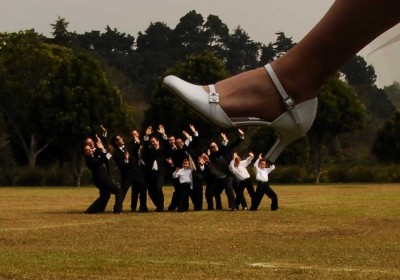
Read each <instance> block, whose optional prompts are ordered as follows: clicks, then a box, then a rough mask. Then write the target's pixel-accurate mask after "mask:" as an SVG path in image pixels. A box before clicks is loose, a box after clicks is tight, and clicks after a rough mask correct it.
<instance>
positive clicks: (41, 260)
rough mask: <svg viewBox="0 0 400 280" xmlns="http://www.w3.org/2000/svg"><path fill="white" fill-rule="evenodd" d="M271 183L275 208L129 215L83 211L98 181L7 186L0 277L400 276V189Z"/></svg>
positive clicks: (0, 222) (0, 224)
mask: <svg viewBox="0 0 400 280" xmlns="http://www.w3.org/2000/svg"><path fill="white" fill-rule="evenodd" d="M273 188H274V189H275V190H276V192H277V194H278V196H279V199H280V209H279V211H277V212H271V211H269V210H268V209H269V201H267V200H266V198H264V200H263V201H262V205H261V207H260V208H259V211H256V212H251V211H236V212H231V211H228V210H226V211H201V212H194V211H189V212H187V213H176V212H173V213H171V212H163V213H156V212H150V213H131V212H125V213H124V214H122V215H114V214H112V213H111V208H112V204H113V201H110V205H109V207H108V209H107V213H105V214H98V215H84V214H82V212H83V211H84V210H85V209H86V207H87V206H88V205H89V204H90V203H91V202H92V201H93V200H94V199H95V197H96V195H97V193H96V189H94V188H93V187H87V188H0V195H1V198H2V199H1V200H0V212H1V216H0V267H1V270H0V279H239V278H243V279H261V278H264V279H396V278H397V279H400V270H399V257H400V246H399V245H400V244H399V240H400V234H399V228H400V218H399V217H400V207H399V205H400V186H399V185H324V186H314V185H307V186H273ZM165 193H166V204H168V203H169V200H170V197H171V188H165ZM224 203H225V205H227V203H226V201H224ZM128 204H129V199H128V203H127V205H128ZM149 206H152V204H151V202H149ZM152 209H154V208H152Z"/></svg>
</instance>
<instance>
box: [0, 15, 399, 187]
mask: <svg viewBox="0 0 400 280" xmlns="http://www.w3.org/2000/svg"><path fill="white" fill-rule="evenodd" d="M68 24H69V23H68V22H67V20H66V19H64V18H60V17H59V18H58V19H57V20H56V22H55V23H54V24H51V27H52V31H53V32H52V35H53V37H51V38H47V37H45V36H43V35H42V34H38V33H36V32H35V31H34V30H33V29H32V30H25V31H20V32H16V33H0V44H1V48H0V98H1V101H2V102H1V105H0V150H1V158H0V184H1V185H12V184H27V185H35V184H59V185H68V184H72V185H79V184H80V183H81V180H82V176H83V178H84V175H85V173H84V166H83V164H82V157H81V154H80V149H79V148H80V143H81V141H82V139H83V138H84V137H86V136H89V135H93V133H95V132H96V128H98V127H99V125H100V124H103V125H104V126H105V127H107V128H109V129H110V133H114V132H115V133H122V134H124V133H125V134H127V132H128V131H129V129H131V128H133V127H135V128H139V129H140V128H144V127H147V126H148V125H158V124H159V123H162V124H164V126H166V127H167V128H168V129H169V131H171V133H173V134H175V135H176V134H178V133H180V131H179V129H180V128H181V127H185V126H187V125H188V124H189V123H193V124H195V125H196V127H197V128H198V129H199V132H200V134H201V135H207V136H208V138H207V137H205V138H204V141H209V140H210V139H212V137H216V135H218V134H219V130H218V129H217V128H215V127H211V126H210V125H209V124H208V123H205V122H204V121H203V120H201V119H199V118H198V117H197V116H196V115H194V114H193V113H191V112H188V110H187V108H186V107H185V106H184V105H183V104H182V103H180V101H178V100H177V99H176V98H174V97H173V96H171V95H170V94H169V93H167V92H166V91H165V90H164V89H163V88H162V87H161V81H162V78H163V77H164V76H165V75H167V74H168V73H173V74H175V75H178V76H180V77H182V78H184V79H186V80H189V81H191V82H193V83H198V84H210V83H215V82H216V81H218V80H221V79H223V78H226V77H228V76H230V75H234V74H236V73H239V72H242V71H245V70H249V69H253V68H256V67H259V66H262V65H264V64H265V63H267V62H270V61H272V60H274V59H275V58H277V57H279V56H281V55H282V54H284V53H285V52H287V51H288V50H289V49H290V48H292V47H293V46H294V45H295V42H293V41H292V38H291V37H286V35H285V34H284V32H280V31H279V32H277V33H276V41H275V42H271V43H269V44H267V45H265V44H262V43H259V42H255V41H253V40H252V39H251V38H250V37H249V36H248V34H247V33H246V32H245V31H244V30H243V29H242V28H241V27H240V26H238V27H236V28H235V29H234V30H233V32H231V33H230V31H229V28H228V27H227V25H226V24H224V23H223V22H222V21H221V20H220V19H219V17H218V16H215V15H209V16H208V17H207V18H206V19H204V17H203V16H202V15H201V14H198V13H197V12H196V11H190V12H189V13H187V14H186V15H184V16H183V17H182V18H181V19H180V21H179V23H178V24H177V25H176V27H175V28H170V27H168V26H167V25H166V24H165V23H163V22H154V23H151V24H150V25H149V26H148V28H147V29H146V30H145V31H144V32H139V33H138V35H137V38H134V37H133V36H132V35H130V34H125V33H120V32H118V30H117V29H112V28H110V27H109V26H106V28H105V31H104V32H100V31H90V32H85V33H83V34H77V33H76V32H70V31H69V30H68ZM375 81H376V75H375V72H374V69H373V67H372V66H370V65H367V63H366V62H365V60H364V59H363V58H362V57H360V56H354V57H353V58H352V59H351V60H350V61H349V62H348V63H346V65H344V66H343V67H342V69H341V71H340V72H339V73H337V75H334V76H333V77H332V78H331V79H330V80H329V81H328V82H327V83H326V85H325V86H323V87H322V89H321V92H320V94H319V108H318V111H319V112H318V115H317V119H316V121H315V124H314V125H313V127H312V129H311V131H310V132H309V133H308V137H307V138H305V139H301V140H299V141H297V142H296V143H295V144H293V145H291V147H290V148H289V149H287V151H285V152H284V153H283V154H282V156H281V158H280V159H279V162H278V164H282V165H287V166H289V165H299V164H301V165H304V164H305V163H306V164H307V165H308V166H309V167H310V170H311V171H310V172H311V173H312V174H313V175H312V178H313V180H315V181H319V180H320V178H321V176H322V174H323V168H324V167H323V166H324V165H323V164H324V163H330V164H341V163H343V162H347V163H348V162H350V163H351V164H363V163H365V162H368V163H371V162H376V159H378V160H381V161H385V162H396V163H397V161H398V159H399V158H400V157H397V156H389V154H391V155H393V151H392V150H388V147H389V143H390V141H395V139H399V138H398V137H397V134H396V133H400V132H399V131H400V129H399V127H398V122H397V123H396V120H397V119H398V118H399V115H398V113H397V111H396V110H395V107H394V106H393V104H392V102H391V101H390V100H389V98H388V95H387V94H386V91H388V92H390V96H392V97H393V96H396V94H398V93H400V87H399V85H398V84H394V85H393V86H391V87H388V88H385V89H379V88H377V87H376V85H375ZM143 107H144V108H146V109H145V110H143ZM396 124H397V126H396ZM228 133H229V132H228ZM246 134H247V135H249V139H248V141H247V145H245V146H244V148H243V150H247V151H248V150H252V151H254V152H255V153H257V152H265V151H267V150H268V148H269V146H270V145H271V144H272V143H273V142H274V135H273V133H272V132H271V131H269V130H267V129H265V128H264V129H258V128H249V129H248V131H247V133H246ZM388 142H389V143H388ZM395 143H396V142H394V143H392V144H393V145H395ZM393 145H392V146H393ZM399 151H400V150H399ZM396 155H397V154H396ZM49 166H52V168H51V170H53V173H54V175H53V176H52V178H53V179H51V180H50V179H49V180H47V181H46V182H44V180H43V177H45V174H46V172H43V170H49ZM40 170H41V171H40ZM40 172H42V173H40ZM43 173H44V174H43ZM47 173H48V172H47ZM21 178H24V180H22V179H21Z"/></svg>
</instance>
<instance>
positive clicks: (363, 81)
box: [340, 55, 376, 86]
mask: <svg viewBox="0 0 400 280" xmlns="http://www.w3.org/2000/svg"><path fill="white" fill-rule="evenodd" d="M340 71H341V72H342V73H343V74H344V75H345V76H346V80H347V82H348V83H349V84H350V85H352V86H354V85H369V86H374V85H375V81H376V74H375V70H374V67H373V66H372V65H368V64H367V62H366V61H365V59H364V58H363V57H362V56H359V55H355V56H353V57H352V58H351V59H350V60H349V61H348V62H346V64H345V65H343V67H342V68H341V69H340Z"/></svg>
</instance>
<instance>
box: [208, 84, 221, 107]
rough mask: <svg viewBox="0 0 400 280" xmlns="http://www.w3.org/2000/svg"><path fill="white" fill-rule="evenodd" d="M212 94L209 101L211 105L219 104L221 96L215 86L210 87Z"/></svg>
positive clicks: (209, 95)
mask: <svg viewBox="0 0 400 280" xmlns="http://www.w3.org/2000/svg"><path fill="white" fill-rule="evenodd" d="M208 88H209V89H210V93H209V94H208V101H209V102H210V103H219V94H218V93H217V91H216V89H215V85H208Z"/></svg>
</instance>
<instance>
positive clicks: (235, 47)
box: [226, 26, 261, 74]
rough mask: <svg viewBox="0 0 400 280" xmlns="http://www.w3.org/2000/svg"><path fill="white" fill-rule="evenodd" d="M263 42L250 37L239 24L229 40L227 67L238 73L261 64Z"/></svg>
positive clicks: (230, 70)
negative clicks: (257, 41) (260, 56)
mask: <svg viewBox="0 0 400 280" xmlns="http://www.w3.org/2000/svg"><path fill="white" fill-rule="evenodd" d="M260 48H261V44H260V43H256V42H254V41H253V40H251V39H250V37H249V35H248V34H247V33H246V32H245V31H244V30H243V29H242V28H241V27H240V26H238V27H237V28H236V29H235V30H234V32H233V34H231V36H230V38H229V41H228V42H227V58H226V67H227V68H228V70H229V72H230V73H232V74H237V73H239V72H243V71H246V70H249V69H254V68H256V67H257V66H258V65H259V62H258V59H259V55H260Z"/></svg>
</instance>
